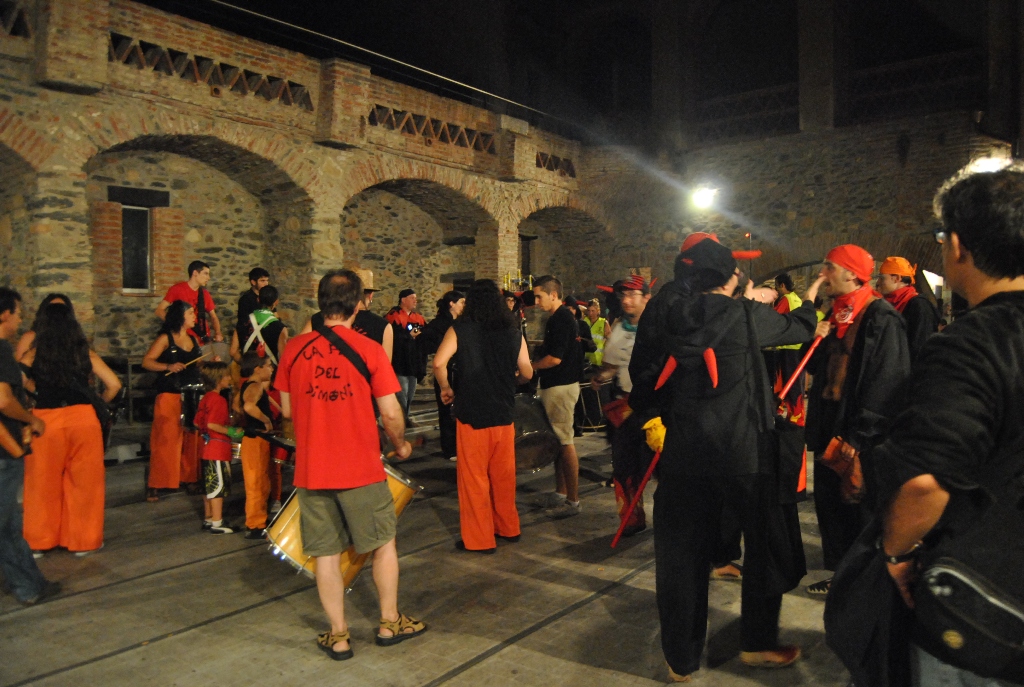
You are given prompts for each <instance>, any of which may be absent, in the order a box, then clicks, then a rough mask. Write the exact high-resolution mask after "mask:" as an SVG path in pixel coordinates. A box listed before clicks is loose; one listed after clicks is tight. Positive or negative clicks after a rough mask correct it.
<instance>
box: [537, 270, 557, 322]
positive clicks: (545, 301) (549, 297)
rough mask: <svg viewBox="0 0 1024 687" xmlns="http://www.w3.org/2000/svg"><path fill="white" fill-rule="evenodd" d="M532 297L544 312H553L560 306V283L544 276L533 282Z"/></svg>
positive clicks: (548, 276) (551, 277)
mask: <svg viewBox="0 0 1024 687" xmlns="http://www.w3.org/2000/svg"><path fill="white" fill-rule="evenodd" d="M533 295H534V298H535V299H536V303H537V305H538V306H539V307H540V309H541V310H543V311H544V312H549V313H550V312H554V311H556V310H558V308H560V307H561V306H562V282H560V281H558V279H556V278H555V277H553V276H552V275H550V274H545V275H544V276H543V277H539V278H538V279H537V280H535V281H534V282H533Z"/></svg>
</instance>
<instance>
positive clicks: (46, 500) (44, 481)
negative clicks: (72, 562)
mask: <svg viewBox="0 0 1024 687" xmlns="http://www.w3.org/2000/svg"><path fill="white" fill-rule="evenodd" d="M22 362H23V363H24V364H25V365H27V366H29V367H30V368H31V377H32V379H33V380H34V382H35V387H36V397H37V401H36V408H35V410H34V411H33V412H34V413H35V415H36V416H37V417H39V418H40V419H41V420H43V422H45V423H46V432H45V433H44V434H43V435H42V436H40V437H38V438H37V439H36V440H35V441H34V442H33V443H32V453H31V454H29V455H28V456H26V457H25V499H24V507H25V516H24V533H25V540H26V541H27V542H28V544H29V547H30V548H32V549H33V550H35V551H46V550H49V549H52V548H55V547H57V546H63V547H64V548H66V549H68V550H69V551H74V552H75V553H76V554H77V555H85V554H88V553H91V552H93V551H96V550H98V549H99V548H101V547H102V546H103V509H104V505H105V504H104V497H105V488H106V482H105V474H104V469H103V430H102V428H101V427H100V423H99V419H98V418H97V416H96V411H95V410H94V409H93V406H92V398H91V389H90V383H91V381H90V375H95V376H96V377H97V378H99V380H100V381H101V382H102V383H103V386H104V393H103V400H104V401H107V402H110V401H111V400H113V399H114V397H115V396H117V393H118V392H119V391H120V390H121V381H120V380H119V379H118V378H117V375H116V374H114V372H113V371H112V370H111V369H110V368H109V367H107V365H106V364H105V363H104V362H103V360H102V359H101V358H100V357H99V356H98V355H96V353H94V352H93V351H90V350H89V344H88V343H87V342H86V339H85V333H84V332H83V331H82V327H81V326H80V325H79V324H78V321H77V320H75V316H74V313H73V312H72V311H71V308H69V307H68V306H67V305H65V304H63V303H59V302H58V303H52V304H50V305H48V306H46V317H45V321H44V323H43V324H42V326H40V327H39V329H38V330H37V331H36V339H35V346H34V348H31V349H29V351H28V352H27V353H26V354H25V355H24V356H22Z"/></svg>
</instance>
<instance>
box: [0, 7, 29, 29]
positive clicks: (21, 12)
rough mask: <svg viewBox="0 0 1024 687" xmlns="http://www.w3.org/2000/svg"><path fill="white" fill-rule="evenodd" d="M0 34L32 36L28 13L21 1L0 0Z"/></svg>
mask: <svg viewBox="0 0 1024 687" xmlns="http://www.w3.org/2000/svg"><path fill="white" fill-rule="evenodd" d="M0 35H2V36H10V37H12V38H31V37H32V28H31V26H30V25H29V21H28V14H27V13H26V11H25V7H24V6H23V5H22V3H20V2H13V1H12V0H0Z"/></svg>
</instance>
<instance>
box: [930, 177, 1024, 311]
mask: <svg viewBox="0 0 1024 687" xmlns="http://www.w3.org/2000/svg"><path fill="white" fill-rule="evenodd" d="M935 209H936V213H937V214H938V215H939V217H940V218H941V219H942V224H943V226H944V228H945V232H946V238H945V241H944V243H943V247H942V255H943V264H944V266H945V269H946V276H947V278H948V279H949V281H950V287H951V288H952V289H953V290H954V291H957V290H958V287H959V286H960V285H961V284H962V283H963V280H964V279H965V278H968V279H969V278H974V277H977V276H983V277H985V278H987V279H990V280H992V279H994V280H1001V279H1014V278H1017V277H1020V276H1024V171H1022V170H1019V169H1013V170H1010V169H1004V170H1002V171H999V172H992V173H982V174H972V175H970V176H967V177H965V178H962V179H958V180H955V181H953V182H951V183H950V184H948V185H947V186H946V187H944V188H943V189H942V190H940V191H939V194H938V196H936V199H935ZM975 271H976V272H977V273H980V275H979V274H975V273H974V272H975Z"/></svg>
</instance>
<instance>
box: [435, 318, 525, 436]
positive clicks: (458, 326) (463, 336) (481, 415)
mask: <svg viewBox="0 0 1024 687" xmlns="http://www.w3.org/2000/svg"><path fill="white" fill-rule="evenodd" d="M452 327H454V329H455V336H456V337H457V338H458V350H457V351H456V353H455V371H454V375H453V380H452V381H453V385H452V389H454V391H455V402H454V404H453V406H452V415H454V416H455V418H456V419H457V420H459V422H463V423H465V424H467V425H469V426H471V427H473V428H474V429H484V428H486V427H501V426H502V425H510V424H512V420H513V412H514V410H515V405H516V399H515V395H516V376H515V371H516V361H517V360H518V358H519V348H520V346H521V345H522V343H521V342H522V339H523V335H522V333H521V332H520V331H519V329H518V328H516V329H509V330H504V331H486V330H484V329H483V328H482V327H480V325H478V324H477V323H476V322H464V321H462V320H461V319H459V320H455V323H454V324H453V325H452Z"/></svg>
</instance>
